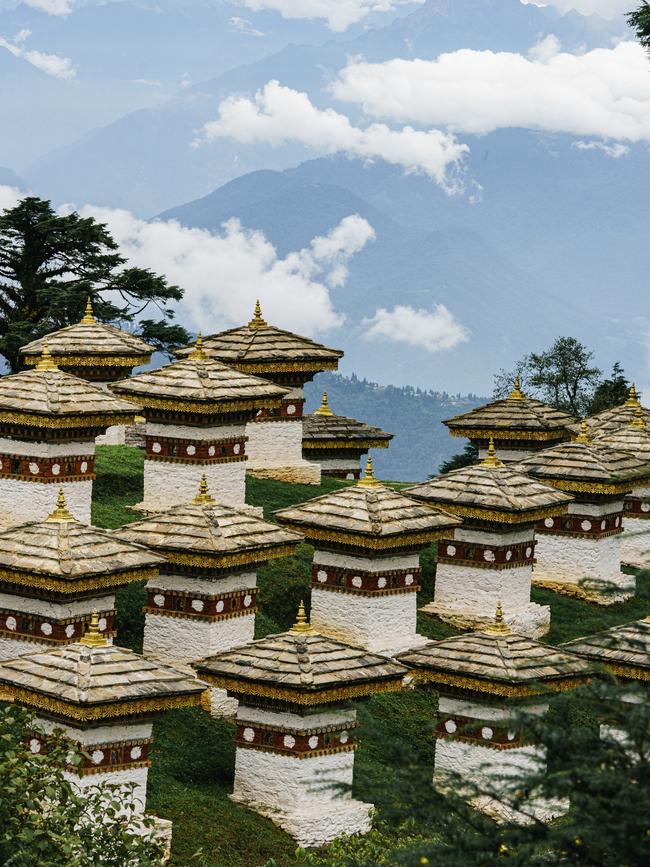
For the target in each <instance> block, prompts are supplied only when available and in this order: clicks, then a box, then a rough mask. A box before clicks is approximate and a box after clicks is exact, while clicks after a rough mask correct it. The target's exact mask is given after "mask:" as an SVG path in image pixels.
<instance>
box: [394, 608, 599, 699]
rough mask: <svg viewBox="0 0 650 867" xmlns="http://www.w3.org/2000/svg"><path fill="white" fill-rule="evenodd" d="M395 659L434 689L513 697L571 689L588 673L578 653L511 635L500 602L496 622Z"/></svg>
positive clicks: (403, 654)
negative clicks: (434, 687)
mask: <svg viewBox="0 0 650 867" xmlns="http://www.w3.org/2000/svg"><path fill="white" fill-rule="evenodd" d="M397 658H398V659H399V661H400V662H403V663H404V664H405V665H407V666H409V667H410V668H414V669H415V671H416V675H415V676H416V679H417V680H421V681H425V682H427V683H432V684H434V685H435V686H436V687H437V688H443V689H444V688H445V687H446V688H448V689H459V690H467V691H470V692H472V693H486V694H488V695H497V696H504V697H512V698H518V697H526V696H530V695H539V694H542V693H544V692H546V691H547V690H564V689H571V688H573V687H574V686H576V685H577V683H578V682H579V681H580V680H584V679H586V678H587V677H588V676H589V674H590V672H591V666H590V665H589V663H587V662H586V661H585V660H583V659H580V658H579V657H578V656H574V655H572V654H571V653H569V652H567V651H563V650H558V649H557V648H555V647H552V646H550V645H548V644H542V643H541V642H539V641H534V640H533V639H531V638H524V637H523V636H521V635H515V634H514V633H513V632H511V630H510V628H509V627H508V626H507V624H506V623H505V622H504V620H503V612H502V610H501V606H500V605H499V606H498V607H497V614H496V618H495V622H494V623H493V624H490V625H489V626H486V627H485V628H483V629H482V630H480V631H478V632H471V633H468V634H464V635H454V636H452V637H451V638H444V639H443V640H442V641H432V642H430V643H429V644H426V645H424V647H420V648H418V649H417V650H410V651H407V652H406V653H401V654H399V656H398V657H397Z"/></svg>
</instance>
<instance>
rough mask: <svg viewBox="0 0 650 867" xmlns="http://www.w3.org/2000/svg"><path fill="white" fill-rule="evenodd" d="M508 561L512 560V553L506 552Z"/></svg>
mask: <svg viewBox="0 0 650 867" xmlns="http://www.w3.org/2000/svg"><path fill="white" fill-rule="evenodd" d="M506 560H512V551H506Z"/></svg>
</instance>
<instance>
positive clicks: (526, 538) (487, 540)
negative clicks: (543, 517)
mask: <svg viewBox="0 0 650 867" xmlns="http://www.w3.org/2000/svg"><path fill="white" fill-rule="evenodd" d="M534 538H535V528H534V527H529V528H527V529H524V530H512V531H511V532H508V531H507V530H506V531H502V532H500V533H493V532H491V531H488V530H474V529H472V528H471V527H457V528H456V530H455V533H454V540H455V541H457V542H471V543H472V544H474V545H518V544H522V543H523V542H532V541H533V539H534Z"/></svg>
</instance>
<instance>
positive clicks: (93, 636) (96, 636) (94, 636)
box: [79, 608, 109, 647]
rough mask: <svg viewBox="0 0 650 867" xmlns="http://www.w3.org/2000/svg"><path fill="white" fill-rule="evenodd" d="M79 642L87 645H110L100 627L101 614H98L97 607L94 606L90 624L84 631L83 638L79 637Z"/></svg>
mask: <svg viewBox="0 0 650 867" xmlns="http://www.w3.org/2000/svg"><path fill="white" fill-rule="evenodd" d="M79 644H84V645H85V646H86V647H108V646H109V645H108V641H107V640H106V638H105V637H104V636H103V635H102V633H101V631H100V629H99V614H97V609H96V608H93V613H92V614H91V615H90V626H89V627H88V629H87V630H86V632H85V633H84V636H83V638H80V639H79Z"/></svg>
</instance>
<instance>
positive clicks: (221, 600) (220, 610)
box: [216, 599, 223, 613]
mask: <svg viewBox="0 0 650 867" xmlns="http://www.w3.org/2000/svg"><path fill="white" fill-rule="evenodd" d="M216 609H217V611H218V612H219V613H221V612H222V611H223V599H220V600H219V601H218V602H217V604H216Z"/></svg>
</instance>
